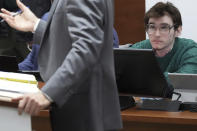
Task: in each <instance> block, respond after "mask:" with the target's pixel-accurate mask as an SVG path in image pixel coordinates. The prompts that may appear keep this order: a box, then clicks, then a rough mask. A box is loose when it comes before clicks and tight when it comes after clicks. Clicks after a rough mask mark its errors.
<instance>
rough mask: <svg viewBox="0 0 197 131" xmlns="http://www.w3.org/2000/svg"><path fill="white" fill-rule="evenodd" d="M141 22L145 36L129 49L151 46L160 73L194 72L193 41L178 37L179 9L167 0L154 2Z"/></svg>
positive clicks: (196, 47) (196, 54)
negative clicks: (165, 0) (147, 37)
mask: <svg viewBox="0 0 197 131" xmlns="http://www.w3.org/2000/svg"><path fill="white" fill-rule="evenodd" d="M144 24H145V27H146V32H147V34H148V36H149V39H147V40H144V41H141V42H138V43H136V44H133V45H131V46H130V48H139V49H153V51H154V52H155V56H156V58H157V61H158V63H159V65H160V68H161V70H162V72H163V73H164V75H165V77H166V78H167V79H168V77H167V74H168V72H170V73H175V72H176V73H197V43H196V42H194V41H193V40H190V39H185V38H179V37H178V36H179V35H180V34H181V31H182V19H181V14H180V12H179V10H178V9H177V8H176V7H175V6H174V5H173V4H172V3H170V2H167V3H162V2H159V3H157V4H155V5H154V6H153V7H152V8H151V9H150V10H149V11H148V12H147V13H146V14H145V18H144Z"/></svg>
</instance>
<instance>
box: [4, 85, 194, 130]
mask: <svg viewBox="0 0 197 131" xmlns="http://www.w3.org/2000/svg"><path fill="white" fill-rule="evenodd" d="M43 85H44V83H41V82H39V87H40V88H41V87H42V86H43ZM8 104H9V106H10V105H11V106H14V107H15V108H16V107H17V103H12V104H10V103H8ZM0 105H5V106H7V102H0ZM121 116H122V120H123V129H122V130H121V131H197V113H195V112H189V111H184V112H166V111H150V110H139V109H137V108H136V107H134V108H129V109H127V110H124V111H122V112H121ZM32 131H52V130H51V124H50V119H49V111H48V110H42V111H41V112H40V113H39V115H37V116H32Z"/></svg>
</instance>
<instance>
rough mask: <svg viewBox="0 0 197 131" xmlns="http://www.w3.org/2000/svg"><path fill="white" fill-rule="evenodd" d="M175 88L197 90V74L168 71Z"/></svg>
mask: <svg viewBox="0 0 197 131" xmlns="http://www.w3.org/2000/svg"><path fill="white" fill-rule="evenodd" d="M168 77H169V80H170V83H171V84H172V85H173V87H174V89H184V90H197V74H186V73H168Z"/></svg>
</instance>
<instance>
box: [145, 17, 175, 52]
mask: <svg viewBox="0 0 197 131" xmlns="http://www.w3.org/2000/svg"><path fill="white" fill-rule="evenodd" d="M147 33H148V36H149V39H150V43H151V45H152V48H153V49H154V50H155V51H162V50H166V49H167V50H168V49H169V48H172V47H173V43H174V40H175V37H176V36H177V35H178V33H177V31H175V30H174V24H173V21H172V19H171V17H169V16H168V15H165V16H163V17H159V18H150V19H149V24H148V26H147Z"/></svg>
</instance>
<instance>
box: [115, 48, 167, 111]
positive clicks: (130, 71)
mask: <svg viewBox="0 0 197 131" xmlns="http://www.w3.org/2000/svg"><path fill="white" fill-rule="evenodd" d="M114 62H115V74H116V83H117V86H118V91H119V93H120V94H121V95H120V96H119V100H120V105H121V110H124V109H126V108H129V107H132V106H135V101H134V99H132V98H131V96H148V97H168V96H169V95H168V94H169V90H170V89H169V88H168V83H167V81H166V79H165V77H164V75H163V73H162V71H161V69H160V67H159V64H158V63H157V60H156V58H155V55H154V52H153V50H151V49H131V48H129V49H128V48H116V49H114ZM125 94H127V96H125Z"/></svg>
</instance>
